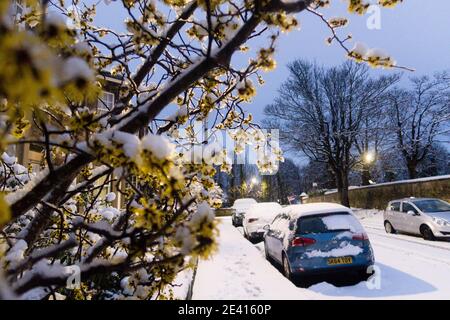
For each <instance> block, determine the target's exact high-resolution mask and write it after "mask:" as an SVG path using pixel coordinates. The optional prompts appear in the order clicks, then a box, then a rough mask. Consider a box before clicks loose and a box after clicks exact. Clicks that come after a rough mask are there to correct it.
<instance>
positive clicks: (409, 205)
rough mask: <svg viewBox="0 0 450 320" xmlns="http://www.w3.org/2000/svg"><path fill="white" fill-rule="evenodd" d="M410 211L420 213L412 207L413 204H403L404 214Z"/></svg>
mask: <svg viewBox="0 0 450 320" xmlns="http://www.w3.org/2000/svg"><path fill="white" fill-rule="evenodd" d="M408 211H412V212H414V213H418V212H417V210H416V208H414V207H413V206H412V204H410V203H408V202H403V204H402V212H405V213H406V212H408Z"/></svg>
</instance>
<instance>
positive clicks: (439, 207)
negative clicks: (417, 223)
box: [413, 199, 450, 213]
mask: <svg viewBox="0 0 450 320" xmlns="http://www.w3.org/2000/svg"><path fill="white" fill-rule="evenodd" d="M413 203H414V204H415V205H416V206H417V208H419V209H420V211H422V212H430V213H433V212H444V211H450V204H448V203H447V202H445V201H442V200H432V199H430V200H417V201H413Z"/></svg>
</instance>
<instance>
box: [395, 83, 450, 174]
mask: <svg viewBox="0 0 450 320" xmlns="http://www.w3.org/2000/svg"><path fill="white" fill-rule="evenodd" d="M449 97H450V86H449V83H448V80H446V79H445V77H444V75H435V76H434V77H427V76H424V77H417V78H411V89H409V90H403V89H398V88H396V89H395V90H392V91H391V92H390V94H389V99H388V107H389V114H390V119H391V128H392V130H393V132H394V133H395V145H396V146H397V148H398V150H399V151H398V152H399V153H401V155H402V157H403V159H404V162H405V165H406V167H407V169H408V174H409V178H410V179H414V178H417V168H418V165H419V164H420V163H421V162H422V161H424V159H425V158H426V157H427V155H428V154H429V153H430V151H431V150H432V147H433V144H434V143H435V142H436V141H437V140H438V138H439V136H442V135H444V134H445V133H446V132H448V129H449V128H448V123H449V121H450V100H449Z"/></svg>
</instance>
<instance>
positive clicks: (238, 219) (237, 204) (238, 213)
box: [231, 198, 257, 227]
mask: <svg viewBox="0 0 450 320" xmlns="http://www.w3.org/2000/svg"><path fill="white" fill-rule="evenodd" d="M255 203H257V202H256V200H255V199H253V198H242V199H236V200H235V201H234V203H233V206H232V207H231V208H232V209H233V213H232V214H231V221H232V223H233V226H235V227H240V226H242V220H243V219H244V215H245V213H246V212H247V210H248V209H249V208H250V207H251V206H252V205H254V204H255Z"/></svg>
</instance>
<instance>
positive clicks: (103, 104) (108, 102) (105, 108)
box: [97, 91, 114, 113]
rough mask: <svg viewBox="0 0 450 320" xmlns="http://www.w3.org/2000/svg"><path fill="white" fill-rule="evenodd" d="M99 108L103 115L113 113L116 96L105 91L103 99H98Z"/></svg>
mask: <svg viewBox="0 0 450 320" xmlns="http://www.w3.org/2000/svg"><path fill="white" fill-rule="evenodd" d="M97 108H98V110H99V111H101V112H102V113H103V112H109V111H111V110H112V109H113V108H114V94H113V93H111V92H107V91H103V92H102V95H101V97H100V98H99V99H98V103H97Z"/></svg>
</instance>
